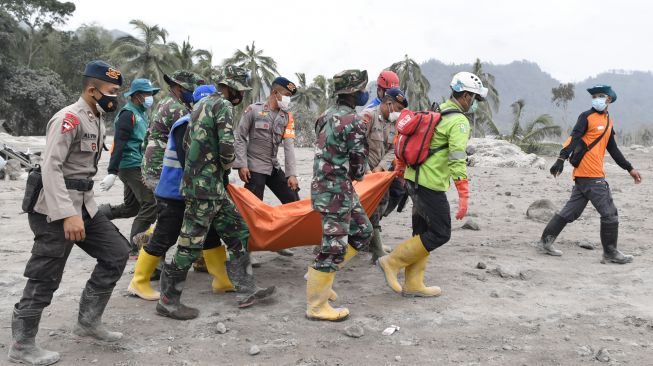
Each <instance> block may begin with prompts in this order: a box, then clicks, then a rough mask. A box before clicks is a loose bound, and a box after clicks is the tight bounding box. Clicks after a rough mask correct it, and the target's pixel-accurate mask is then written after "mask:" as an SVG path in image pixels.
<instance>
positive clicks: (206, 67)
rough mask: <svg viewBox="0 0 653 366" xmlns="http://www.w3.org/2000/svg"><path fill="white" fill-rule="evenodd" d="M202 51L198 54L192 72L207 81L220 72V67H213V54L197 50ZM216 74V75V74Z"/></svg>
mask: <svg viewBox="0 0 653 366" xmlns="http://www.w3.org/2000/svg"><path fill="white" fill-rule="evenodd" d="M198 51H202V52H201V53H198V54H197V55H196V56H197V62H196V63H195V65H194V66H193V68H192V70H193V71H194V72H196V73H198V74H200V75H202V76H204V77H205V78H206V79H208V80H212V78H213V77H214V75H218V74H219V72H220V71H221V70H222V67H220V66H213V52H211V51H207V50H198ZM216 73H218V74H216Z"/></svg>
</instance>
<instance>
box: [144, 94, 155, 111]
mask: <svg viewBox="0 0 653 366" xmlns="http://www.w3.org/2000/svg"><path fill="white" fill-rule="evenodd" d="M153 104H154V97H153V96H151V95H148V96H147V97H145V99H144V100H143V107H144V108H145V109H150V108H152V105H153Z"/></svg>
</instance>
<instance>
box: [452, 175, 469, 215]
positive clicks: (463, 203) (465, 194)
mask: <svg viewBox="0 0 653 366" xmlns="http://www.w3.org/2000/svg"><path fill="white" fill-rule="evenodd" d="M454 183H455V184H456V189H457V190H458V200H459V201H460V202H459V203H458V212H457V213H456V220H462V219H463V217H465V215H467V207H468V204H469V181H468V180H467V179H460V180H454Z"/></svg>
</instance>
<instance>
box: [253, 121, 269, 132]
mask: <svg viewBox="0 0 653 366" xmlns="http://www.w3.org/2000/svg"><path fill="white" fill-rule="evenodd" d="M254 127H255V128H258V129H262V130H269V129H270V124H269V123H268V122H256V123H255V124H254Z"/></svg>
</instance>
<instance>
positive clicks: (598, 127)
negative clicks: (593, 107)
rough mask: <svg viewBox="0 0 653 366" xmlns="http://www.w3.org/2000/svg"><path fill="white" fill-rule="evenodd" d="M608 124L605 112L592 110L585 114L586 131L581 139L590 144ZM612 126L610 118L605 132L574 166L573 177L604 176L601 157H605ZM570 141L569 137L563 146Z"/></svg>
mask: <svg viewBox="0 0 653 366" xmlns="http://www.w3.org/2000/svg"><path fill="white" fill-rule="evenodd" d="M607 124H608V114H607V113H597V112H594V113H592V114H590V115H589V116H587V131H586V132H585V134H584V135H583V137H582V139H583V141H584V142H585V144H586V145H588V146H589V145H590V144H591V143H592V142H594V140H596V139H597V138H599V136H601V134H602V133H603V131H604V130H605V128H606V126H607ZM613 126H614V121H613V120H612V118H610V127H608V131H607V132H606V133H605V135H604V136H603V138H602V139H601V141H599V142H598V143H597V144H596V146H594V147H593V148H592V150H590V151H588V152H587V153H586V154H585V156H584V157H583V160H581V162H580V165H579V166H578V168H574V172H573V174H572V175H573V178H574V179H575V178H576V177H586V178H603V177H605V172H604V171H603V158H604V157H605V150H606V149H607V147H608V141H609V140H610V135H611V134H612V127H613ZM570 143H571V137H569V138H568V139H567V141H565V143H564V146H567V145H569V144H570Z"/></svg>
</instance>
